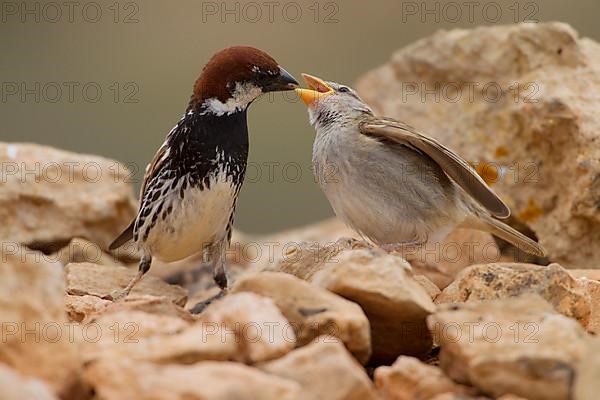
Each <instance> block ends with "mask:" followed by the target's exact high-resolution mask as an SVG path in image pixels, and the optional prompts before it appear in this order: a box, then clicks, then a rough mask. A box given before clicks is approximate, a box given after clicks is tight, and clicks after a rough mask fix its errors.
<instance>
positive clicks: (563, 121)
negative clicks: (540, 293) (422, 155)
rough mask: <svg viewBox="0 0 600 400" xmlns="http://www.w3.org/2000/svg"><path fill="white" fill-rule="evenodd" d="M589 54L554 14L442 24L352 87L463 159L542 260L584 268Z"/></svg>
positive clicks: (591, 149)
mask: <svg viewBox="0 0 600 400" xmlns="http://www.w3.org/2000/svg"><path fill="white" fill-rule="evenodd" d="M599 61H600V46H599V45H598V43H596V42H594V41H593V40H590V39H585V38H583V39H582V38H579V37H578V34H577V32H575V31H574V30H573V29H572V28H571V27H570V26H568V25H566V24H562V23H539V24H537V23H536V24H534V23H521V24H516V25H507V26H489V27H479V28H475V29H471V30H463V29H454V30H450V31H439V32H437V33H435V34H433V35H432V36H430V37H427V38H424V39H422V40H419V41H417V42H415V43H413V44H411V45H409V46H407V47H405V48H403V49H401V50H399V51H398V52H396V54H394V56H393V57H392V59H391V60H390V62H389V63H387V64H385V65H384V66H382V67H380V68H378V69H376V70H374V71H371V72H369V73H368V74H367V75H366V76H364V77H363V78H362V79H361V80H360V82H359V83H358V84H357V89H358V92H359V93H360V95H361V96H362V97H363V99H364V100H365V101H366V102H367V103H369V104H370V105H371V106H372V107H373V108H374V109H375V111H376V112H377V113H378V114H381V115H386V116H389V117H393V118H398V119H401V120H403V121H405V122H407V123H409V124H411V125H413V126H415V127H416V128H418V129H419V130H421V131H423V132H426V133H428V134H429V135H431V136H433V137H434V138H436V139H438V140H439V141H440V142H441V143H443V144H445V145H448V146H450V147H451V148H453V149H454V150H455V151H457V152H458V153H459V154H461V155H462V156H463V157H464V158H465V159H466V160H469V161H470V162H471V163H473V164H474V165H475V166H476V167H477V169H478V170H479V171H480V173H481V174H482V175H483V176H484V178H485V179H487V180H488V182H489V183H490V184H492V185H493V186H492V187H493V188H494V190H495V191H496V192H497V193H499V194H500V196H501V197H502V198H503V199H504V200H506V202H507V203H508V204H509V205H510V206H511V208H512V210H513V215H514V216H516V217H517V219H518V220H520V221H521V222H522V223H525V224H526V225H527V226H528V227H529V228H531V230H532V231H533V232H534V233H535V235H537V237H538V238H539V239H540V242H541V243H542V244H543V245H544V246H545V247H546V249H547V250H548V252H549V255H550V259H551V260H553V261H556V262H559V263H561V264H562V265H565V266H567V267H577V268H595V267H597V260H598V258H599V257H600V246H599V245H598V243H600V211H599V210H598V207H597V204H598V203H599V201H600V179H598V176H600V147H598V146H597V142H598V140H599V138H600V128H599V126H598V125H599V124H600V116H599V115H598V112H597V107H596V104H595V102H594V101H591V100H590V99H591V98H593V97H594V96H595V94H596V93H598V92H600V62H599ZM431 91H433V92H434V93H431ZM565 188H568V190H565Z"/></svg>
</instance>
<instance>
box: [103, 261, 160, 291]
mask: <svg viewBox="0 0 600 400" xmlns="http://www.w3.org/2000/svg"><path fill="white" fill-rule="evenodd" d="M151 264H152V256H149V255H144V256H143V257H142V259H141V260H140V264H139V266H138V271H137V273H136V274H135V276H134V277H133V278H132V279H131V280H130V281H129V283H128V284H127V286H125V289H123V291H122V292H121V293H118V294H116V295H111V297H112V299H113V301H119V300H122V299H124V298H125V297H127V295H129V292H131V289H133V287H134V286H135V285H136V284H137V283H138V282H139V281H140V280H141V279H142V277H143V276H144V274H145V273H146V272H148V270H149V269H150V265H151Z"/></svg>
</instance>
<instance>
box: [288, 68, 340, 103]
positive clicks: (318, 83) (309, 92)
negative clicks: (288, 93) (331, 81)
mask: <svg viewBox="0 0 600 400" xmlns="http://www.w3.org/2000/svg"><path fill="white" fill-rule="evenodd" d="M302 78H304V81H305V82H306V85H307V86H308V87H309V89H299V88H298V89H294V90H296V93H298V96H300V98H301V99H302V101H303V102H304V104H306V105H307V106H309V107H310V106H312V105H314V104H315V103H316V102H318V101H319V100H320V99H322V98H323V97H324V96H327V95H330V94H332V93H333V92H334V91H333V89H332V88H331V87H330V86H329V85H328V84H327V83H325V81H324V80H323V79H321V78H317V77H316V76H312V75H308V74H302Z"/></svg>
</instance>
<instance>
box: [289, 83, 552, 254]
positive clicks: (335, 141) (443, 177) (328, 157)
mask: <svg viewBox="0 0 600 400" xmlns="http://www.w3.org/2000/svg"><path fill="white" fill-rule="evenodd" d="M302 76H303V77H304V80H305V81H306V83H307V85H308V86H309V88H310V89H296V91H297V93H298V94H299V96H300V97H301V98H302V100H303V101H304V103H306V105H307V106H308V114H309V120H310V123H311V125H313V126H314V127H315V129H316V132H317V135H316V138H315V141H314V144H313V156H312V163H313V169H314V174H315V177H316V179H317V181H318V182H319V185H320V186H321V189H322V190H323V192H324V193H325V195H326V197H327V199H328V200H329V202H330V203H331V206H332V208H333V210H334V211H335V214H336V215H337V216H338V217H340V218H341V219H342V220H343V221H345V222H346V223H347V224H348V225H349V226H350V227H352V228H353V229H354V230H356V231H357V232H358V233H359V234H360V235H361V236H363V237H366V238H368V239H370V240H371V241H372V242H374V243H375V244H376V245H378V246H380V247H382V248H383V249H385V250H388V251H402V250H404V249H406V248H407V247H417V248H419V247H422V246H424V245H425V244H426V243H439V242H441V241H442V240H443V239H444V237H445V236H446V235H448V234H449V233H450V232H451V231H452V230H453V229H454V228H456V227H466V228H473V229H478V230H482V231H486V232H490V233H492V234H493V235H495V236H497V237H499V238H501V239H504V240H506V241H507V242H509V243H511V244H513V245H514V246H516V247H518V248H519V249H521V250H523V251H525V252H528V253H531V254H534V255H537V256H544V255H545V254H546V252H545V250H544V248H543V247H542V246H541V245H539V244H538V243H536V242H535V241H533V240H531V239H529V238H528V237H526V236H524V235H522V234H521V233H519V232H518V231H516V230H514V229H513V228H511V227H510V226H508V225H506V224H504V223H502V222H500V221H498V220H496V219H494V218H493V217H496V218H507V217H508V216H509V215H510V210H509V208H508V207H507V206H506V205H505V204H504V203H503V202H502V200H500V198H499V197H498V196H497V195H496V194H495V193H494V192H493V191H492V189H490V187H489V186H488V185H487V184H486V183H485V182H484V181H483V180H482V179H481V178H480V177H479V175H478V174H477V172H476V171H475V170H474V169H473V168H471V166H470V165H469V164H468V163H467V162H466V161H465V160H463V159H462V158H461V157H460V156H459V155H457V154H456V153H455V152H454V151H452V150H450V149H449V148H447V147H445V146H444V145H442V144H440V143H438V142H437V141H436V140H434V139H432V138H430V137H428V136H426V135H424V134H422V133H421V132H419V131H417V130H416V129H415V128H413V127H411V126H409V125H407V124H405V123H403V122H400V121H396V120H394V119H391V118H385V117H377V116H375V115H374V113H373V111H372V110H371V108H370V107H369V106H368V105H367V104H365V103H364V102H363V101H362V100H361V99H360V97H358V95H357V94H356V92H355V91H354V90H353V89H351V88H350V87H348V86H344V85H341V84H338V83H335V82H326V81H323V80H322V79H320V78H317V77H314V76H310V75H306V74H303V75H302Z"/></svg>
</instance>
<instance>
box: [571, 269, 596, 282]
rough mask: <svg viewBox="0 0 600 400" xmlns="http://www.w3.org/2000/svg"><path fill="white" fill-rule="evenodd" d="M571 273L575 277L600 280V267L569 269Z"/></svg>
mask: <svg viewBox="0 0 600 400" xmlns="http://www.w3.org/2000/svg"><path fill="white" fill-rule="evenodd" d="M569 273H570V274H571V275H573V277H575V278H587V279H591V280H594V281H600V269H569Z"/></svg>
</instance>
